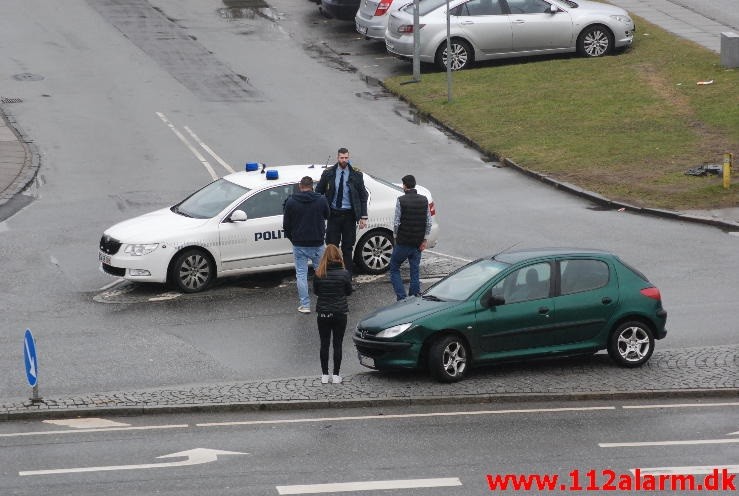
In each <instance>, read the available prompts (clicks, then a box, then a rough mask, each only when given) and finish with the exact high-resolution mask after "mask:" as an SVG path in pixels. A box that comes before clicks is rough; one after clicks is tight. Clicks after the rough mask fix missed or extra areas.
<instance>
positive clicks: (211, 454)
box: [18, 448, 249, 476]
mask: <svg viewBox="0 0 739 496" xmlns="http://www.w3.org/2000/svg"><path fill="white" fill-rule="evenodd" d="M248 454H249V453H240V452H238V451H221V450H214V449H207V448H194V449H191V450H187V451H181V452H179V453H172V454H171V455H162V456H158V457H157V458H180V457H187V459H186V460H182V461H179V462H166V463H145V464H142V465H111V466H107V467H80V468H57V469H51V470H26V471H23V472H18V475H20V476H24V475H49V474H76V473H80V472H108V471H111V470H142V469H148V468H169V467H184V466H187V465H201V464H203V463H210V462H214V461H216V460H217V459H218V457H219V456H222V455H248Z"/></svg>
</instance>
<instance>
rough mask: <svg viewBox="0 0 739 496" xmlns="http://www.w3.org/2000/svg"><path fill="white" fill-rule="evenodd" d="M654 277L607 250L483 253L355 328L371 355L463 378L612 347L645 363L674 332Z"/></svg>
mask: <svg viewBox="0 0 739 496" xmlns="http://www.w3.org/2000/svg"><path fill="white" fill-rule="evenodd" d="M666 320H667V312H666V311H665V310H664V309H663V308H662V298H661V295H660V292H659V289H657V288H656V287H655V286H654V285H653V284H652V283H650V282H649V280H648V279H647V278H646V276H644V274H642V273H641V272H639V271H638V270H636V269H635V268H633V267H631V266H630V265H628V264H626V263H625V262H623V261H622V260H621V259H620V258H619V257H618V256H616V255H614V254H612V253H608V252H605V251H599V250H583V249H563V248H554V249H527V250H518V251H509V252H504V253H500V254H498V255H495V256H493V257H490V258H482V259H479V260H476V261H474V262H471V263H469V264H467V265H465V266H464V267H461V268H460V269H458V270H456V271H455V272H453V273H452V274H450V275H448V276H447V277H445V278H443V279H441V280H440V281H438V282H437V283H436V284H434V285H433V286H431V287H430V288H429V289H428V290H426V291H425V292H424V293H423V294H422V295H421V296H416V297H411V298H407V299H406V300H404V301H400V302H397V303H395V304H393V305H390V306H388V307H384V308H380V309H378V310H375V311H374V312H372V313H371V314H369V315H367V316H366V317H364V318H363V319H362V320H361V321H360V322H359V324H358V325H357V329H356V331H355V334H354V336H353V340H354V344H355V345H356V347H357V351H358V354H359V361H360V363H361V364H362V365H364V366H366V367H370V368H374V369H379V370H384V369H392V368H423V367H425V368H427V369H428V370H429V372H430V373H431V374H432V375H433V376H434V377H435V378H436V379H438V380H440V381H442V382H454V381H458V380H460V379H462V378H464V376H465V375H466V374H467V372H468V371H469V369H470V367H471V366H473V365H482V364H488V363H491V362H497V361H504V360H517V359H523V358H534V357H548V356H554V355H582V354H592V353H596V352H597V351H599V350H603V349H606V350H608V354H609V355H610V356H611V358H612V359H613V360H615V361H616V362H617V363H619V364H620V365H623V366H625V367H637V366H639V365H642V364H643V363H645V362H646V361H647V360H649V357H650V356H651V355H652V352H653V351H654V343H655V339H662V338H664V337H665V336H666V335H667V330H666V329H665V322H666Z"/></svg>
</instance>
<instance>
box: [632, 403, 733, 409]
mask: <svg viewBox="0 0 739 496" xmlns="http://www.w3.org/2000/svg"><path fill="white" fill-rule="evenodd" d="M704 406H739V402H732V403H673V404H668V405H628V406H626V405H624V406H623V407H622V408H631V409H638V408H700V407H704Z"/></svg>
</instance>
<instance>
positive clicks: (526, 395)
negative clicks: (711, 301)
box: [0, 0, 739, 420]
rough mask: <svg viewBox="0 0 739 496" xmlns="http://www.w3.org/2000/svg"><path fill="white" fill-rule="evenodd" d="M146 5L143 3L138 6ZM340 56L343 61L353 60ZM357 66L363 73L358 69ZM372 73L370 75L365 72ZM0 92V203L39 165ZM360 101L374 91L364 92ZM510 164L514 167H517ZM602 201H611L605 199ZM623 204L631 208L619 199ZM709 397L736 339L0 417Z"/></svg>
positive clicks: (717, 390) (703, 37)
mask: <svg viewBox="0 0 739 496" xmlns="http://www.w3.org/2000/svg"><path fill="white" fill-rule="evenodd" d="M225 3H226V4H227V8H228V10H227V11H224V15H236V16H238V15H244V13H243V11H241V10H239V9H243V8H252V7H253V5H251V4H250V5H249V6H246V7H245V6H244V5H242V3H240V2H231V3H229V2H225ZM252 3H254V2H252ZM257 3H259V2H257ZM613 3H615V4H617V5H620V6H622V7H624V8H626V9H628V10H630V11H631V12H633V13H635V14H637V15H639V16H641V17H643V18H645V19H647V20H648V21H650V22H654V23H656V24H658V25H660V26H662V27H664V28H665V29H668V30H669V31H671V32H673V33H675V34H677V35H679V36H683V37H686V38H688V39H691V40H693V41H696V42H697V43H700V44H702V45H703V46H706V47H707V48H709V49H711V50H714V51H718V46H719V44H720V33H721V32H723V31H729V30H731V28H730V26H726V25H723V24H721V23H718V22H716V21H714V20H711V19H707V18H702V17H701V16H698V15H697V14H695V12H693V11H689V10H688V9H683V8H682V7H678V6H676V5H674V4H672V3H670V2H666V1H665V0H640V1H636V0H614V1H613ZM260 5H261V4H260ZM145 7H146V5H143V4H142V8H145ZM134 34H135V33H134ZM183 41H185V42H186V41H187V40H183ZM138 42H139V43H140V44H141V45H142V46H145V45H146V40H144V39H138ZM154 55H156V54H154ZM154 55H152V56H154ZM341 55H342V54H338V55H337V56H341ZM344 58H345V59H347V60H349V61H350V62H349V63H351V61H352V58H351V57H349V56H347V57H344ZM182 70H183V71H184V72H183V74H182V76H183V78H184V79H185V80H187V81H188V82H189V83H190V84H191V86H192V87H193V88H194V89H195V90H198V89H202V91H206V92H207V91H208V89H207V88H205V87H201V86H199V85H200V81H199V80H198V78H197V74H193V73H191V72H187V71H186V68H183V69H182ZM359 70H360V72H361V70H362V68H361V67H360V69H359ZM371 76H372V75H371V74H368V77H371ZM224 77H227V78H229V80H231V81H232V82H233V84H232V90H233V91H232V93H228V94H225V95H218V96H217V99H218V100H226V101H227V100H228V99H230V98H232V97H234V95H237V96H238V97H243V95H244V94H248V95H250V96H251V97H254V98H257V99H258V95H255V94H253V92H252V89H251V88H250V87H249V85H248V83H247V82H246V81H245V80H244V79H243V78H241V77H239V76H238V75H237V74H231V73H230V72H228V71H227V70H226V69H224ZM0 96H2V97H3V98H2V101H1V102H0V206H3V205H5V204H8V203H10V202H18V196H19V194H20V193H21V192H22V191H23V190H24V189H26V188H27V187H28V186H29V185H30V184H31V183H32V182H33V180H34V178H35V176H36V173H37V172H38V169H39V165H40V164H39V154H38V152H37V150H36V148H35V145H34V144H33V140H32V139H30V138H29V137H27V136H26V135H25V134H24V132H23V130H22V128H21V127H20V126H19V125H18V124H17V122H15V119H14V118H13V115H12V111H11V110H12V105H13V104H16V103H20V102H17V101H15V100H14V99H12V98H9V97H7V96H5V95H0ZM367 97H368V98H374V97H375V96H373V94H372V93H368V94H367ZM383 97H384V96H383ZM214 98H215V97H214ZM509 165H512V166H514V167H515V164H509ZM544 179H545V178H544ZM556 186H557V187H559V188H563V189H566V190H569V191H571V192H572V193H574V194H578V195H581V196H585V197H589V198H591V199H592V200H594V201H596V203H601V204H603V203H606V204H609V202H610V201H609V200H608V199H607V198H603V197H600V196H598V195H593V194H592V193H590V192H587V191H582V190H579V189H578V188H576V187H575V186H572V185H566V184H565V185H563V184H556ZM610 204H612V206H619V205H616V204H613V202H610ZM623 208H631V207H630V206H627V205H624V206H623ZM634 210H641V211H642V212H643V213H649V214H653V215H662V216H666V217H680V218H683V219H686V220H690V221H694V222H702V223H708V224H712V225H716V226H718V227H722V228H724V229H727V230H729V231H735V230H736V231H739V208H731V209H717V210H706V211H686V212H671V211H659V210H649V209H634ZM458 262H462V261H461V260H459V261H458ZM448 263H449V264H451V265H449V266H448V267H447V266H446V265H444V264H442V263H439V264H438V267H439V270H440V273H439V275H440V276H441V275H444V273H446V272H448V271H449V270H450V268H452V266H453V265H454V263H453V262H448ZM432 265H434V264H432ZM442 269H443V270H442ZM118 296H119V297H120V295H118ZM716 395H717V396H726V397H734V398H736V397H739V345H732V346H716V347H700V348H687V349H679V350H669V349H667V350H660V348H659V343H658V347H657V351H655V353H654V355H653V356H652V358H651V360H650V362H648V363H647V364H646V365H645V366H643V367H641V368H637V369H624V368H620V367H617V366H616V365H615V364H614V363H613V362H611V361H610V359H609V358H608V356H607V355H606V354H603V353H601V354H597V355H594V356H589V357H585V358H577V359H575V358H568V359H557V360H549V361H536V362H525V363H521V364H516V365H499V366H496V367H487V368H482V369H479V370H473V371H472V373H471V376H470V377H469V378H468V379H466V380H465V381H463V382H460V383H455V384H439V383H436V382H433V381H432V380H431V379H430V378H428V377H427V376H426V375H425V374H422V373H420V372H403V373H395V374H383V373H377V372H367V373H359V374H354V375H351V376H348V377H345V379H344V382H343V383H342V384H337V385H334V384H328V385H322V384H321V383H320V380H319V378H318V376H311V377H291V378H281V379H270V380H260V381H243V382H229V383H217V384H198V385H192V386H183V387H174V388H157V389H148V390H139V391H112V392H107V393H90V394H83V395H67V396H49V397H44V398H43V399H42V400H41V401H37V402H32V401H30V400H29V399H27V398H10V399H5V400H2V401H1V402H0V420H11V419H20V418H29V417H36V416H43V417H44V418H48V417H51V416H73V415H86V414H90V415H91V414H95V415H100V414H103V413H106V412H109V413H115V414H141V413H157V412H160V413H164V412H172V411H178V412H180V411H217V410H255V409H258V410H261V409H287V408H297V409H301V408H319V407H334V406H336V407H342V406H361V405H375V404H395V405H410V404H437V403H470V402H476V403H481V402H483V403H484V402H495V401H502V400H510V399H517V400H526V399H532V400H541V399H547V398H557V399H582V398H591V399H596V398H602V397H612V396H623V397H632V398H658V397H659V398H673V397H674V398H686V397H701V396H716ZM29 396H30V391H29Z"/></svg>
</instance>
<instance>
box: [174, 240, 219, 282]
mask: <svg viewBox="0 0 739 496" xmlns="http://www.w3.org/2000/svg"><path fill="white" fill-rule="evenodd" d="M169 275H170V277H169V278H170V281H171V282H172V284H174V285H175V286H176V287H177V289H179V290H180V291H182V292H183V293H197V292H198V291H202V290H204V289H205V288H207V287H208V285H210V283H211V282H212V281H213V279H214V275H215V264H214V263H213V261H212V260H211V258H210V256H208V254H207V253H205V252H204V251H203V250H200V249H197V248H190V249H187V250H185V251H183V252H182V253H180V254H179V255H178V256H177V257H176V258H175V260H174V263H173V264H172V265H171V267H170V272H169Z"/></svg>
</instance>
